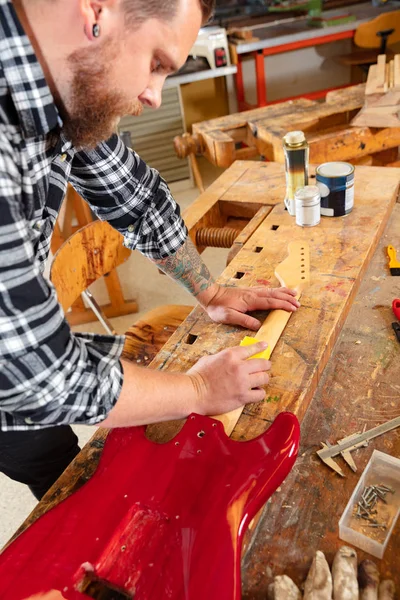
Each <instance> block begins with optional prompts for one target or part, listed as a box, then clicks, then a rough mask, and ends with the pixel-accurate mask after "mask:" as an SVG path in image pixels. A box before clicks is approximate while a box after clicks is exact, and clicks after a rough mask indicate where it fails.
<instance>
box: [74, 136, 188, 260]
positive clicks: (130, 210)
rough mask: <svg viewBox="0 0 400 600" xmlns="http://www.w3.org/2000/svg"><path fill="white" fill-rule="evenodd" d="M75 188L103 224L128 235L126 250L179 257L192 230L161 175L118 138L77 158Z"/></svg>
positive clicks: (125, 235) (158, 256) (160, 256)
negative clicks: (187, 226)
mask: <svg viewBox="0 0 400 600" xmlns="http://www.w3.org/2000/svg"><path fill="white" fill-rule="evenodd" d="M70 183H71V184H72V185H73V186H74V188H75V189H76V190H77V192H78V193H79V194H80V195H81V196H82V197H83V198H85V200H86V201H87V202H88V203H89V204H90V206H91V208H92V210H93V212H94V213H95V214H96V215H97V217H98V218H99V219H102V220H106V221H108V222H109V223H110V224H111V225H112V226H113V227H115V228H116V229H118V230H119V231H120V232H121V233H122V234H123V235H124V244H125V246H127V247H128V248H129V249H131V250H133V249H135V248H136V249H137V250H139V251H140V252H141V253H142V254H145V255H146V256H148V257H149V258H151V259H153V260H157V259H162V258H165V257H166V256H170V255H171V254H174V253H175V252H176V251H177V250H178V249H179V248H180V247H181V246H182V244H183V243H184V242H185V240H186V238H187V229H186V226H185V224H184V222H183V221H182V218H181V216H180V210H179V206H178V205H177V204H176V202H175V200H174V199H173V197H172V195H171V193H170V191H169V188H168V186H167V184H166V183H165V181H164V180H163V179H162V178H161V176H160V174H159V173H158V171H156V170H155V169H152V168H150V167H149V166H148V165H146V163H144V162H143V161H142V160H141V159H140V157H139V156H138V155H137V154H136V153H135V152H133V151H132V150H129V149H128V148H127V147H126V146H125V144H124V143H123V142H122V141H121V140H120V138H119V137H118V136H116V135H114V136H113V137H112V138H111V139H110V140H108V141H107V142H104V143H102V144H100V145H99V146H98V147H97V148H96V149H95V150H90V151H81V152H77V153H76V154H75V157H74V160H73V163H72V169H71V175H70Z"/></svg>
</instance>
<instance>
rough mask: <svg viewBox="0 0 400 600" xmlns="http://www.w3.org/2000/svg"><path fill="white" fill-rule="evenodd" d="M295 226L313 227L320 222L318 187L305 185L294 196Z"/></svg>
mask: <svg viewBox="0 0 400 600" xmlns="http://www.w3.org/2000/svg"><path fill="white" fill-rule="evenodd" d="M294 201H295V209H296V224H297V225H300V227H313V226H314V225H318V223H319V222H320V220H321V194H320V191H319V188H318V186H316V185H305V186H304V187H300V188H298V189H297V190H296V192H295V194H294Z"/></svg>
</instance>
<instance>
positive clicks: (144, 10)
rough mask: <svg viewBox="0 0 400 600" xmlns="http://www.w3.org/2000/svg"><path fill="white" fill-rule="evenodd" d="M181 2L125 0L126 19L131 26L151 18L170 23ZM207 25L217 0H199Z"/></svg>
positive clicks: (177, 0) (204, 21) (168, 0)
mask: <svg viewBox="0 0 400 600" xmlns="http://www.w3.org/2000/svg"><path fill="white" fill-rule="evenodd" d="M178 2H179V0H172V1H171V0H125V10H126V18H127V22H128V23H129V24H134V23H136V24H140V23H143V21H146V20H147V19H151V18H157V19H161V20H165V21H168V20H169V19H173V18H174V16H175V14H176V11H177V9H178ZM198 2H199V3H200V7H201V12H202V13H203V23H206V22H207V21H208V20H209V19H210V17H211V16H212V14H213V12H214V7H215V0H198Z"/></svg>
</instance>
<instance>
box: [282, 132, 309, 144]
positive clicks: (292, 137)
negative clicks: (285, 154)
mask: <svg viewBox="0 0 400 600" xmlns="http://www.w3.org/2000/svg"><path fill="white" fill-rule="evenodd" d="M283 139H284V141H285V143H286V144H302V143H303V142H304V141H305V139H306V136H305V135H304V133H303V131H289V133H287V134H286V135H285V136H284V138H283Z"/></svg>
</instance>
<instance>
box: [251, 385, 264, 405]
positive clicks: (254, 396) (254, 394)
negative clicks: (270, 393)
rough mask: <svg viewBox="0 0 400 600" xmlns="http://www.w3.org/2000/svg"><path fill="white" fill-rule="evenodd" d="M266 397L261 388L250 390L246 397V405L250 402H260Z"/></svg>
mask: <svg viewBox="0 0 400 600" xmlns="http://www.w3.org/2000/svg"><path fill="white" fill-rule="evenodd" d="M266 395H267V393H266V391H265V390H264V389H262V388H259V389H256V390H251V391H250V392H249V393H248V395H247V398H246V404H250V402H260V401H261V400H264V399H265V397H266Z"/></svg>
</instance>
